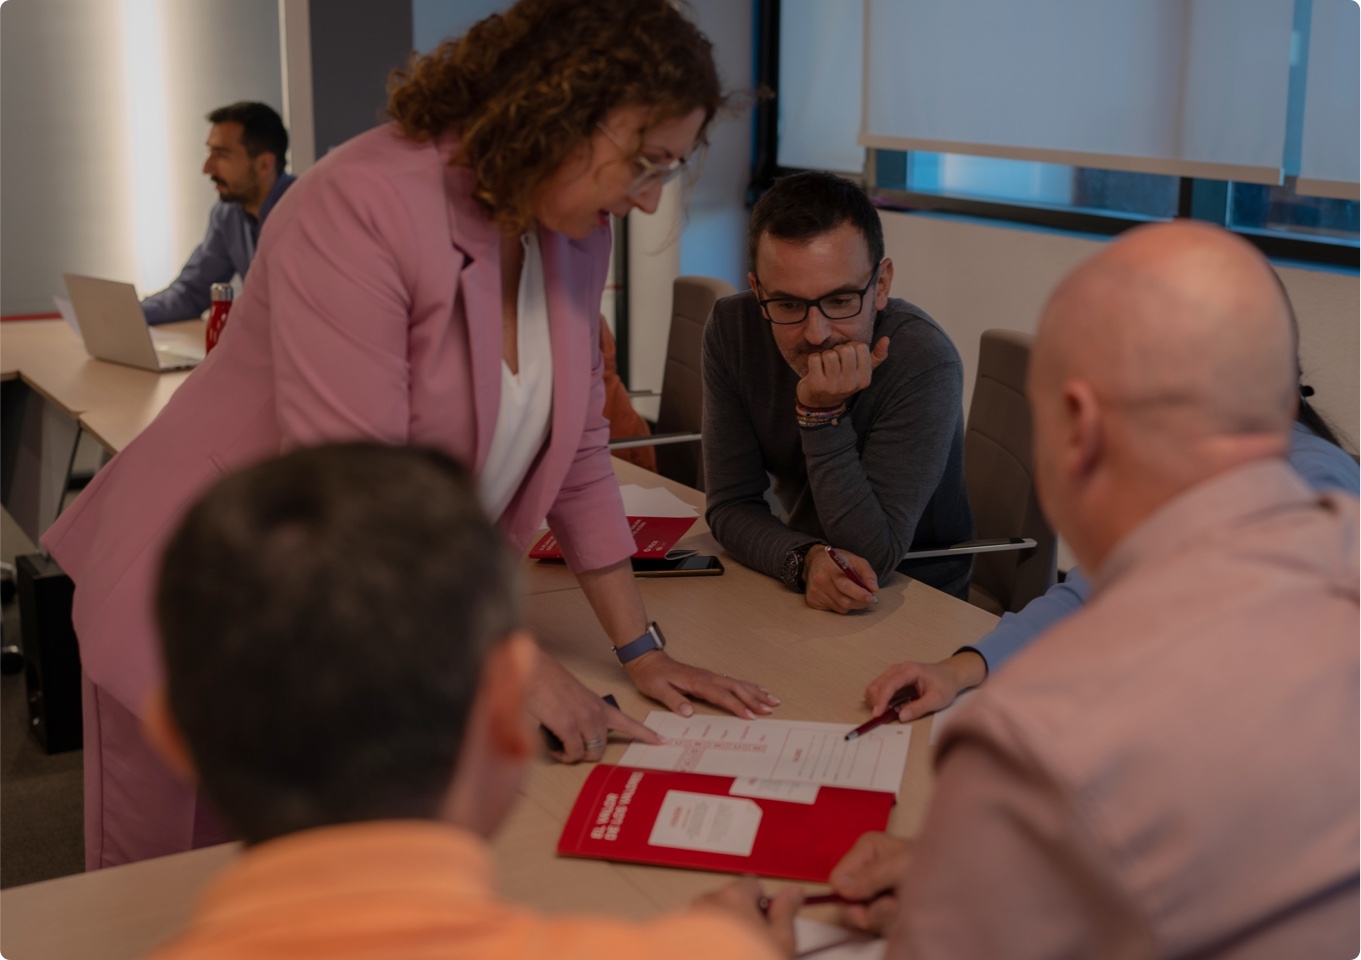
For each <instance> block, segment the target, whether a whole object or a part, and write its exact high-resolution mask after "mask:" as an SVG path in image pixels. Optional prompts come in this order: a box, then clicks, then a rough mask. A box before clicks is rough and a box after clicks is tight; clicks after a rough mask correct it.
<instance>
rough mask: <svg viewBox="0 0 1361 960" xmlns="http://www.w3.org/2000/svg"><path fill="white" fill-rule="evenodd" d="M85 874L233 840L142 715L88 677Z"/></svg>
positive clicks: (84, 682)
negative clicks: (158, 745) (151, 735)
mask: <svg viewBox="0 0 1361 960" xmlns="http://www.w3.org/2000/svg"><path fill="white" fill-rule="evenodd" d="M81 707H82V710H83V711H84V713H83V726H84V733H85V747H84V749H85V756H84V766H85V869H86V870H98V869H99V868H101V867H113V866H117V865H118V864H122V863H132V862H133V861H136V860H146V859H148V858H150V857H162V856H165V855H166V854H171V853H183V852H184V851H186V850H192V849H195V848H197V847H208V846H212V845H213V844H216V843H224V842H226V841H228V840H231V839H233V838H232V837H231V836H229V835H228V833H227V831H226V830H225V829H224V828H223V827H222V826H221V824H220V822H219V821H218V818H217V816H216V815H215V814H214V813H213V812H212V811H211V810H210V809H209V807H208V803H207V800H206V798H205V797H204V796H203V794H202V792H201V791H200V790H198V788H196V787H195V786H194V785H193V784H191V783H187V782H185V781H184V780H183V779H182V778H181V777H180V776H179V775H178V774H177V773H175V771H173V770H172V769H171V768H170V767H169V765H168V764H166V762H165V761H163V760H162V759H161V758H160V755H159V754H157V753H156V750H155V748H154V747H152V746H151V744H150V743H148V742H147V739H146V737H145V736H144V735H143V733H142V723H141V720H140V719H138V717H137V715H136V714H135V713H133V712H132V711H131V710H129V709H127V707H125V706H123V704H121V703H120V702H119V701H118V700H116V699H115V698H114V697H113V696H112V695H110V694H109V692H108V691H107V690H105V689H104V688H102V687H100V686H98V685H97V684H95V683H94V682H92V681H91V680H90V678H89V677H88V676H86V675H85V674H83V673H82V674H81Z"/></svg>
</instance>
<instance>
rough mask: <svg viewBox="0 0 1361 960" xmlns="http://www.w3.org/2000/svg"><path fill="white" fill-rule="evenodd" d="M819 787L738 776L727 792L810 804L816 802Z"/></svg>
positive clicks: (813, 784) (787, 781)
mask: <svg viewBox="0 0 1361 960" xmlns="http://www.w3.org/2000/svg"><path fill="white" fill-rule="evenodd" d="M819 789H820V788H819V787H818V785H817V784H816V783H799V782H798V781H795V780H757V779H756V778H755V777H738V778H737V779H736V780H734V781H733V782H732V786H731V787H729V788H728V793H730V794H732V795H733V796H734V797H764V798H765V799H767V800H786V801H788V802H789V803H803V804H807V805H809V806H812V805H813V804H815V803H817V802H818V790H819Z"/></svg>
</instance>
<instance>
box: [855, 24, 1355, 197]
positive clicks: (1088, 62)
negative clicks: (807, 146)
mask: <svg viewBox="0 0 1361 960" xmlns="http://www.w3.org/2000/svg"><path fill="white" fill-rule="evenodd" d="M864 2H865V13H864V50H865V80H864V106H863V120H862V126H861V132H860V137H859V142H860V143H861V144H863V145H865V146H870V147H878V148H885V149H893V150H925V151H932V152H940V153H962V154H976V155H986V156H992V157H1004V158H1012V159H1020V160H1038V161H1044V162H1049V163H1060V164H1067V165H1073V166H1086V167H1101V168H1105V169H1111V170H1128V171H1133V172H1138V173H1158V174H1170V175H1175V176H1193V177H1208V178H1212V179H1222V180H1238V181H1246V182H1256V183H1273V184H1274V183H1279V182H1280V180H1281V176H1282V160H1283V157H1284V154H1285V147H1286V121H1287V112H1288V105H1289V92H1290V65H1291V33H1292V20H1293V15H1294V0H1138V2H1128V0H1026V2H1024V3H1012V2H999V0H864ZM1324 2H1331V0H1320V3H1324ZM1337 2H1347V0H1337ZM1348 5H1349V6H1353V14H1354V13H1355V7H1354V5H1352V4H1350V3H1349V2H1348ZM1351 37H1352V39H1353V41H1354V39H1355V28H1354V27H1353V28H1352V33H1351ZM1353 63H1354V61H1353ZM1352 69H1353V73H1352V95H1353V98H1354V97H1355V67H1354V66H1353V68H1352ZM1354 103H1355V99H1353V104H1354ZM1352 117H1353V121H1354V120H1355V108H1354V107H1353V111H1352ZM1353 129H1355V128H1354V127H1353ZM1352 145H1353V148H1354V147H1355V136H1354V135H1353V136H1352ZM1352 157H1353V167H1354V166H1355V159H1354V158H1355V151H1354V149H1353V154H1352ZM1354 175H1355V174H1354V173H1353V176H1354Z"/></svg>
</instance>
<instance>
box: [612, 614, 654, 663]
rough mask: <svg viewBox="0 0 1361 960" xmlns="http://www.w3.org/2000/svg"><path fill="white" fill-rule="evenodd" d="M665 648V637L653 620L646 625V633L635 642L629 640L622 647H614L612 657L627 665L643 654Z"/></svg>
mask: <svg viewBox="0 0 1361 960" xmlns="http://www.w3.org/2000/svg"><path fill="white" fill-rule="evenodd" d="M665 647H666V637H664V636H662V628H661V627H659V626H657V621H656V620H653V621H652V622H651V623H649V624H648V625H647V633H645V634H643V635H642V636H641V637H639V638H638V639H637V640H630V641H629V642H628V643H626V644H624V645H623V646H622V647H615V648H614V655H615V656H617V657H618V658H619V662H620V663H628V662H629V661H630V660H637V659H638V658H639V657H641V656H642V655H643V654H645V653H651V652H652V651H653V650H662V649H665Z"/></svg>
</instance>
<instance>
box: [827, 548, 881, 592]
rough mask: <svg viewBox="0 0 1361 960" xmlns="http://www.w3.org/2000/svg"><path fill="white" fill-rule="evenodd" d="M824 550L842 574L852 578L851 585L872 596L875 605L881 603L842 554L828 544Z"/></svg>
mask: <svg viewBox="0 0 1361 960" xmlns="http://www.w3.org/2000/svg"><path fill="white" fill-rule="evenodd" d="M822 549H824V550H826V551H827V556H829V557H831V558H832V562H833V563H835V564H836V565H837V566H838V567H840V568H841V572H842V573H844V574H845V575H846V576H847V577H849V578H850V581H851V583H853V584H855V585H856V586H857V587H859V588H860V589H861V590H864V591H865V592H866V593H868V594H869V595H870V599H872V600H873V601H874V602H875V603H878V602H879V598H878V597H876V596H875V595H874V591H873V590H871V589H870V588H869V584H867V583H866V582H865V581H864V580H861V579H860V576H859V574H857V573H856V572H855V571H854V570H852V569H851V565H850V564H849V563H847V562H846V561H845V560H843V559H842V557H841V554H839V553H837V552H836V551H835V550H833V549H832V548H831V547H829V546H827V545H826V544H823V545H822Z"/></svg>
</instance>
